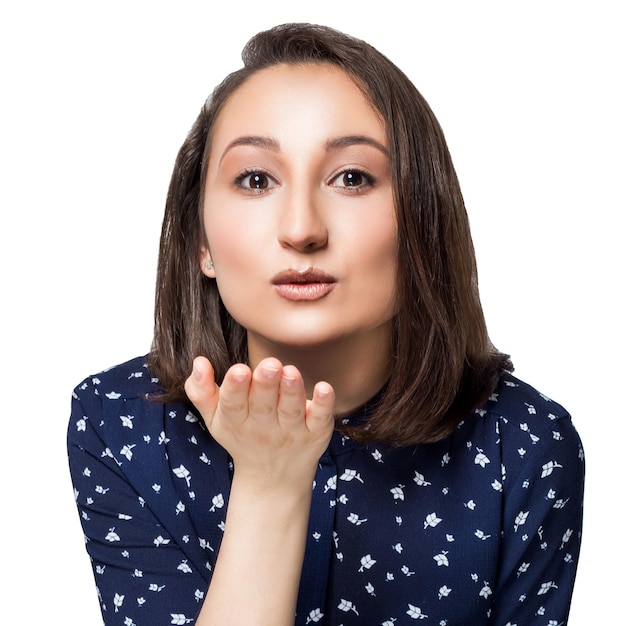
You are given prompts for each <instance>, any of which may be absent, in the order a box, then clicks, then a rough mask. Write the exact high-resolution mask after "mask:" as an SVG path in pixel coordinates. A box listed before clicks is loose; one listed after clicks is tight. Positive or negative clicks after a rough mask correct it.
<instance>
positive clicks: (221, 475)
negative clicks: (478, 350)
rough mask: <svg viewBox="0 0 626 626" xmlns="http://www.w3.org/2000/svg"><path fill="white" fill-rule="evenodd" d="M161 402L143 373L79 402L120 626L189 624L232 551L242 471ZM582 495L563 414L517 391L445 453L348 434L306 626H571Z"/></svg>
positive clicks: (77, 415) (315, 550) (509, 386)
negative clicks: (226, 538) (227, 546)
mask: <svg viewBox="0 0 626 626" xmlns="http://www.w3.org/2000/svg"><path fill="white" fill-rule="evenodd" d="M158 391H159V386H158V381H157V380H155V379H153V378H151V376H150V373H149V371H148V369H147V367H146V365H145V358H138V359H135V360H132V361H129V362H128V363H125V364H123V365H120V366H117V367H115V368H112V369H110V370H108V371H106V372H103V373H101V374H98V375H96V376H93V377H90V378H88V379H86V380H85V381H84V382H83V383H82V384H81V385H79V386H78V387H77V388H76V389H75V391H74V394H73V405H72V416H71V420H70V425H69V430H68V451H69V462H70V469H71V474H72V480H73V484H74V491H75V497H76V503H77V505H78V510H79V514H80V517H81V522H82V526H83V529H84V533H85V538H86V547H87V551H88V553H89V555H90V557H91V562H92V566H93V572H94V576H95V580H96V586H97V590H98V596H99V600H100V605H101V609H102V615H103V618H104V622H105V623H106V624H107V626H113V625H124V626H160V625H161V624H193V623H194V622H195V619H196V617H197V615H198V613H199V611H200V608H201V606H202V602H203V600H204V596H205V593H206V590H207V587H208V585H209V582H210V579H211V572H212V569H213V566H214V564H215V561H216V558H217V553H218V550H219V547H220V542H221V538H222V534H223V529H224V520H225V516H226V508H227V506H228V497H229V489H230V482H231V476H232V469H233V468H232V462H231V459H230V458H229V456H228V454H227V453H226V452H225V450H224V449H223V448H222V447H221V446H220V445H219V444H217V443H216V442H215V441H214V440H213V439H212V438H211V436H210V435H209V433H208V432H207V430H206V428H205V427H204V424H203V422H202V420H201V419H200V418H199V417H198V416H197V414H196V413H194V411H193V410H192V407H190V406H188V405H185V404H164V403H160V402H158V401H155V400H153V399H150V395H152V394H154V393H156V392H158ZM366 418H367V407H365V408H364V409H362V410H361V411H360V412H359V413H357V414H355V415H354V416H352V418H351V419H356V420H362V419H366ZM583 480H584V457H583V450H582V447H581V443H580V439H579V437H578V435H577V433H576V431H575V429H574V427H573V426H572V423H571V420H570V417H569V415H568V414H567V412H566V411H565V410H564V409H563V408H562V407H561V406H559V405H558V404H556V403H555V402H553V401H551V400H550V399H549V398H547V397H546V396H544V395H542V394H540V393H538V392H537V391H535V390H534V389H533V388H531V387H530V386H528V385H526V384H525V383H523V382H521V381H520V380H518V379H516V378H514V377H513V376H511V375H508V374H507V375H505V376H503V377H502V379H501V381H500V384H499V386H498V388H497V389H496V390H495V392H494V393H493V395H492V396H491V398H490V399H489V400H488V402H487V403H486V404H485V405H484V406H483V407H481V408H480V409H477V410H476V411H475V412H473V413H472V414H471V415H468V416H467V418H466V419H465V420H464V422H463V423H461V424H460V425H459V426H458V428H457V429H456V430H455V432H454V433H453V434H452V435H450V436H449V437H448V438H446V439H445V440H443V441H440V442H438V443H435V444H427V445H418V446H412V447H407V448H400V449H397V448H390V447H388V446H385V445H378V444H370V445H362V444H357V443H356V442H354V441H352V440H350V439H346V438H345V437H342V436H341V435H339V434H337V433H335V434H334V435H333V438H332V440H331V443H330V445H329V448H328V450H327V451H326V453H325V454H324V455H323V457H322V458H321V460H320V463H319V468H318V471H317V475H316V478H315V484H314V490H313V502H312V511H311V518H310V525H309V532H308V538H307V548H306V555H305V562H304V567H303V574H302V581H301V585H300V594H299V599H298V615H297V618H296V624H298V625H305V624H317V625H331V626H339V625H343V626H349V625H351V624H366V625H381V626H401V625H404V624H414V623H416V622H420V623H424V624H425V625H428V624H431V625H437V626H460V625H471V626H483V625H485V626H486V625H491V626H514V625H517V626H522V625H530V624H532V625H537V626H560V625H562V624H565V623H566V622H567V615H568V611H569V605H570V598H571V593H572V588H573V584H574V577H575V573H576V566H577V562H578V554H579V548H580V539H581V525H582V497H583Z"/></svg>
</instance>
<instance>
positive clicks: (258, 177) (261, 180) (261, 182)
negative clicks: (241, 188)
mask: <svg viewBox="0 0 626 626" xmlns="http://www.w3.org/2000/svg"><path fill="white" fill-rule="evenodd" d="M250 185H251V186H252V187H254V188H255V189H265V188H266V187H267V181H266V180H265V176H263V174H253V175H252V176H251V177H250Z"/></svg>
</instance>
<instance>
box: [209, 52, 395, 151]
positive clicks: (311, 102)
mask: <svg viewBox="0 0 626 626" xmlns="http://www.w3.org/2000/svg"><path fill="white" fill-rule="evenodd" d="M296 129H297V130H296ZM304 130H306V131H307V132H308V133H314V132H315V131H318V133H320V134H322V133H330V134H337V135H342V134H363V133H367V134H369V135H372V136H373V137H374V138H376V139H377V140H378V141H380V142H381V143H383V144H386V132H385V124H384V122H383V120H382V118H381V116H380V114H379V112H378V111H377V110H376V109H375V107H374V106H373V105H372V104H371V103H370V101H369V100H368V98H367V97H366V95H365V94H364V92H363V91H362V89H361V88H360V87H359V86H358V85H357V83H356V82H355V81H354V80H353V78H352V77H351V76H350V75H349V74H348V73H346V72H345V71H343V70H342V69H340V68H338V67H337V66H335V65H332V64H328V63H315V64H313V63H311V64H303V65H291V64H281V65H275V66H272V67H269V68H265V69H263V70H259V71H258V72H255V73H254V74H252V76H250V77H249V78H248V79H247V80H246V81H245V82H244V83H243V84H242V85H241V86H239V87H238V88H237V89H236V90H235V91H234V92H233V93H232V94H231V95H230V97H229V98H228V99H227V101H226V102H225V104H224V105H223V107H222V109H221V111H220V113H219V115H218V117H217V119H216V122H215V125H214V128H213V133H212V135H213V142H214V145H215V144H219V143H220V140H223V141H226V140H227V139H228V137H231V138H232V135H233V134H243V135H246V134H255V135H256V134H261V135H265V134H267V135H272V136H278V135H280V134H283V133H288V132H292V133H294V132H299V133H301V132H303V131H304Z"/></svg>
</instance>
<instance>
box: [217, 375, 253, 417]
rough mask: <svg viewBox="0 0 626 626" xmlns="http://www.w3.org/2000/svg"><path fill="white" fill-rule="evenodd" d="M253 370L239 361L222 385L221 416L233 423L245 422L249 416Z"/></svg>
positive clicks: (219, 405) (219, 407) (225, 377)
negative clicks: (249, 396)
mask: <svg viewBox="0 0 626 626" xmlns="http://www.w3.org/2000/svg"><path fill="white" fill-rule="evenodd" d="M251 377H252V372H251V371H250V368H249V367H248V366H247V365H244V364H243V363H237V364H236V365H233V366H232V367H231V368H230V369H229V370H228V371H227V372H226V376H224V380H223V381H222V386H221V387H220V398H219V404H218V409H219V412H220V416H221V417H224V418H225V419H226V420H229V421H230V423H231V424H238V423H241V422H243V421H244V420H245V419H246V418H247V417H248V393H249V390H250V380H251Z"/></svg>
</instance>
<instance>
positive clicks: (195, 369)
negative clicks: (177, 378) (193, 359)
mask: <svg viewBox="0 0 626 626" xmlns="http://www.w3.org/2000/svg"><path fill="white" fill-rule="evenodd" d="M192 374H193V379H194V380H195V381H196V382H200V379H201V378H202V372H201V371H200V369H199V368H198V367H197V365H196V364H195V363H194V364H193V370H192Z"/></svg>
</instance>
